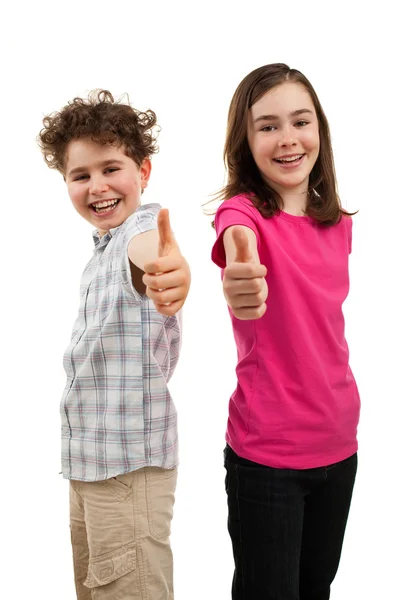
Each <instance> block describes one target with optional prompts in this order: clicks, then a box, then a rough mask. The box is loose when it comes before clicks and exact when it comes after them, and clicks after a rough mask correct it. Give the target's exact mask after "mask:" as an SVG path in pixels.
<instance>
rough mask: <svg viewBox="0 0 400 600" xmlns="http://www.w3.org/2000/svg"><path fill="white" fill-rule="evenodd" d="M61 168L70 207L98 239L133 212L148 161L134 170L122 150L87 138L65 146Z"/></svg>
mask: <svg viewBox="0 0 400 600" xmlns="http://www.w3.org/2000/svg"><path fill="white" fill-rule="evenodd" d="M65 165H66V167H65V180H66V183H67V186H68V193H69V196H70V198H71V201H72V204H73V205H74V207H75V209H76V210H77V212H78V213H79V214H80V215H81V216H82V217H83V218H84V219H86V220H87V221H89V223H91V224H92V225H94V226H95V227H96V228H97V229H98V231H99V234H100V235H104V234H105V233H106V232H107V231H109V230H110V229H111V228H113V227H118V226H119V225H122V223H123V222H124V221H126V219H127V218H128V217H129V216H130V215H132V214H133V213H134V212H135V211H136V209H137V208H138V206H139V205H140V199H141V194H142V190H143V189H144V188H145V187H146V186H147V183H148V180H149V177H150V172H151V163H150V161H149V160H148V159H145V160H143V162H142V164H141V166H140V167H138V165H137V164H136V163H135V161H134V160H133V159H132V158H130V157H129V156H127V155H126V154H125V151H124V148H123V147H121V146H119V147H118V146H112V145H110V144H105V145H100V144H98V143H96V142H93V141H91V140H90V139H87V138H82V139H75V140H72V141H71V142H69V144H68V146H67V149H66V159H65Z"/></svg>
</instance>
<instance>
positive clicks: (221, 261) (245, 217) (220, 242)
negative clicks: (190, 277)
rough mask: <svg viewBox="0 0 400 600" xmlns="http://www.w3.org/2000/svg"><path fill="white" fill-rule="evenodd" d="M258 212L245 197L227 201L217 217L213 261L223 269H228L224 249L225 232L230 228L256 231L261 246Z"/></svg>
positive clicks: (220, 208) (212, 252) (218, 211)
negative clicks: (239, 226) (241, 226)
mask: <svg viewBox="0 0 400 600" xmlns="http://www.w3.org/2000/svg"><path fill="white" fill-rule="evenodd" d="M257 215H258V211H257V209H255V208H254V206H253V204H252V203H251V201H250V200H248V199H247V198H246V197H245V196H238V197H236V198H232V199H230V200H225V202H223V204H222V205H221V206H220V207H219V209H218V210H217V213H216V215H215V230H216V233H217V240H216V242H215V244H214V246H213V248H212V251H211V259H212V261H213V262H214V263H215V264H216V265H218V266H219V267H220V268H221V269H224V268H225V267H226V256H225V247H224V232H225V230H226V229H228V227H233V226H235V225H243V226H244V227H249V229H251V230H252V231H254V233H255V236H256V239H257V245H258V246H259V244H260V234H259V230H258V226H257Z"/></svg>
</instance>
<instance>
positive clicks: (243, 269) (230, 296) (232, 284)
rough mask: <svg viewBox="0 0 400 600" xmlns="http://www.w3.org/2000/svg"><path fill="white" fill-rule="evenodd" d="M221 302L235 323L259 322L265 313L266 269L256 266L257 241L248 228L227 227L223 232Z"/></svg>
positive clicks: (257, 262) (266, 293)
mask: <svg viewBox="0 0 400 600" xmlns="http://www.w3.org/2000/svg"><path fill="white" fill-rule="evenodd" d="M223 240H224V248H225V255H226V268H225V271H224V279H223V289H224V295H225V299H226V301H227V303H228V305H229V306H230V307H231V309H232V312H233V314H234V315H235V317H237V318H238V319H242V320H250V319H259V318H260V317H262V316H263V315H264V313H265V311H266V310H267V305H266V303H265V302H266V299H267V296H268V286H267V282H266V279H265V276H266V274H267V269H266V268H265V267H264V265H261V264H260V258H259V256H258V250H257V239H256V235H255V233H254V231H252V230H251V229H250V228H249V227H244V226H235V227H228V228H227V229H226V231H225V232H224V238H223Z"/></svg>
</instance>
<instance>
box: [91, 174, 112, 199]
mask: <svg viewBox="0 0 400 600" xmlns="http://www.w3.org/2000/svg"><path fill="white" fill-rule="evenodd" d="M108 189H109V187H108V185H107V182H106V180H105V179H104V178H103V177H92V179H91V181H90V193H91V194H93V195H97V194H102V193H103V192H107V191H108Z"/></svg>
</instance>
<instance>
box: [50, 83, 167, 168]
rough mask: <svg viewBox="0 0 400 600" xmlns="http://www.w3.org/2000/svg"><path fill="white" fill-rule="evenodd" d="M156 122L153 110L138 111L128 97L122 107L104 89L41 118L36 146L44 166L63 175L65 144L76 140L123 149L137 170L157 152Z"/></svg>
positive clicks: (76, 99)
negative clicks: (85, 140) (41, 127)
mask: <svg viewBox="0 0 400 600" xmlns="http://www.w3.org/2000/svg"><path fill="white" fill-rule="evenodd" d="M156 123H157V117H156V115H155V113H154V112H153V111H152V110H147V111H146V112H140V111H138V110H136V109H134V108H133V107H132V106H130V104H129V98H128V103H127V104H123V103H121V101H115V100H114V98H113V96H112V94H111V93H110V92H109V91H107V90H93V91H92V92H90V93H89V95H88V98H87V99H84V98H74V99H73V100H72V101H71V102H69V103H68V104H67V105H66V106H64V108H63V109H62V110H60V111H59V112H55V113H52V114H51V115H48V116H46V117H44V119H43V125H44V128H43V129H42V130H41V132H40V134H39V136H38V143H39V146H40V149H41V151H42V154H43V157H44V160H45V161H46V163H47V165H48V166H49V167H50V168H51V169H57V170H58V171H60V172H61V173H62V174H64V171H65V153H66V147H67V144H68V142H70V141H71V140H74V139H79V138H89V139H91V140H92V141H93V142H96V143H98V144H112V145H116V146H123V147H124V148H125V150H126V153H127V155H128V156H129V157H130V158H132V160H134V161H135V163H136V164H137V165H138V166H139V167H140V165H141V164H142V161H143V160H144V159H145V158H150V156H151V155H152V154H155V153H156V152H157V151H158V147H157V145H156V135H155V132H154V131H153V128H154V127H155V125H156ZM158 131H159V128H158V130H157V133H158Z"/></svg>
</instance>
